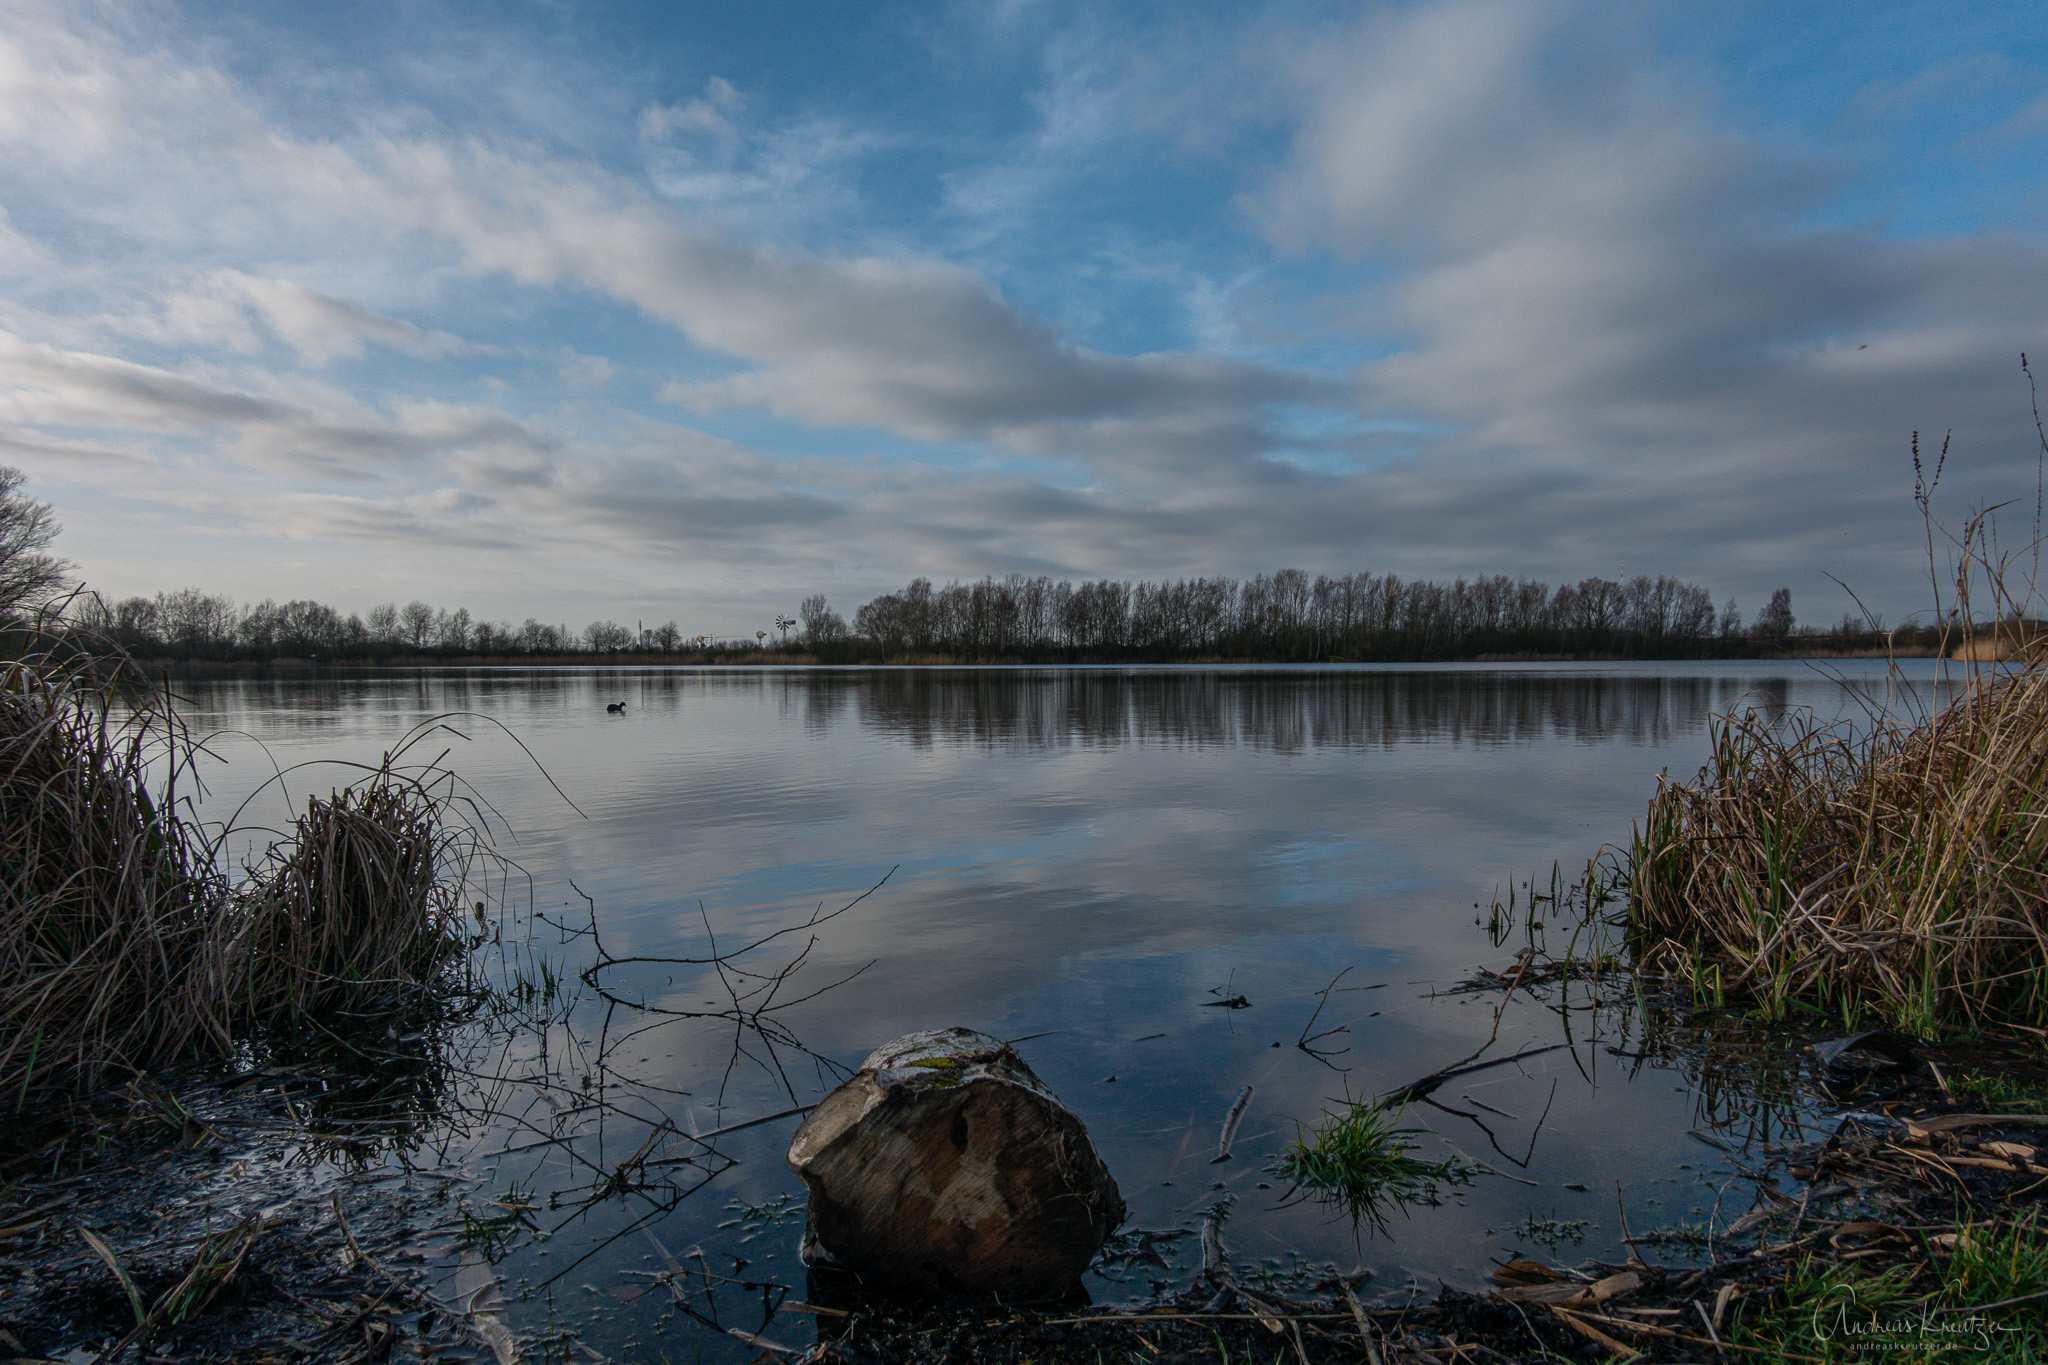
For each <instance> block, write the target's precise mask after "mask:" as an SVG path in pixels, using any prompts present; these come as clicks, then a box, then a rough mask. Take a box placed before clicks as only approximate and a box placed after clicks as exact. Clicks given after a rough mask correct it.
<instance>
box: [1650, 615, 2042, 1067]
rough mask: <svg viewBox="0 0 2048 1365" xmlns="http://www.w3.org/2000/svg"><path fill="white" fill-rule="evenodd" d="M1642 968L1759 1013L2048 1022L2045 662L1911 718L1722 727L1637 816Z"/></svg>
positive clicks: (1974, 685) (1940, 1022) (1986, 674)
mask: <svg viewBox="0 0 2048 1365" xmlns="http://www.w3.org/2000/svg"><path fill="white" fill-rule="evenodd" d="M1630 863H1631V867H1630V872H1631V876H1630V883H1631V885H1630V903H1629V923H1630V931H1631V936H1632V938H1633V940H1634V946H1635V949H1636V954H1637V961H1638V963H1639V965H1641V966H1643V967H1646V968H1648V969H1651V970H1664V971H1670V972H1674V973H1676V974H1679V975H1681V976H1686V977H1690V978H1691V980H1692V981H1693V983H1694V986H1695V989H1696V991H1697V992H1698V993H1699V994H1701V995H1703V996H1709V997H1713V998H1726V997H1737V998H1742V999H1745V1000H1747V1001H1749V1002H1751V1003H1753V1004H1754V1005H1755V1006H1756V1007H1757V1008H1758V1009H1759V1011H1760V1012H1761V1013H1763V1014H1765V1015H1766V1016H1768V1017H1772V1018H1780V1017H1784V1016H1785V1015H1787V1014H1789V1013H1790V1012H1792V1011H1794V1010H1801V1011H1806V1012H1822V1013H1825V1014H1827V1015H1830V1016H1839V1017H1840V1018H1841V1019H1842V1020H1843V1021H1844V1022H1845V1023H1851V1022H1853V1021H1855V1020H1856V1019H1858V1018H1860V1017H1863V1016H1866V1015H1872V1014H1875V1015H1880V1016H1884V1017H1887V1018H1889V1019H1891V1020H1892V1021H1893V1022H1896V1023H1898V1024H1900V1025H1902V1026H1905V1027H1909V1028H1918V1029H1922V1030H1926V1031H1930V1032H1939V1031H1946V1030H1948V1029H1951V1028H1954V1027H1957V1026H1969V1025H1980V1024H1985V1023H1992V1022H1998V1021H2019V1022H2027V1023H2031V1024H2039V1023H2040V1022H2042V1021H2043V1020H2044V1019H2048V660H2044V659H2043V658H2042V657H2041V655H2040V654H2039V652H2038V651H2037V652H2035V654H2034V655H2033V657H2031V658H2030V659H2028V660H2026V661H2024V662H2023V663H2022V664H2021V665H2020V666H2018V667H2017V668H2014V669H2012V670H2010V671H2004V672H1997V673H1993V672H1990V671H1988V670H1987V671H1981V672H1978V673H1976V674H1974V675H1973V676H1972V678H1971V680H1970V684H1969V686H1968V687H1967V689H1966V690H1964V691H1963V692H1962V694H1961V695H1960V696H1959V697H1958V698H1957V699H1956V700H1955V701H1954V702H1953V703H1951V704H1950V705H1949V706H1948V707H1946V708H1945V709H1943V710H1941V711H1940V712H1938V713H1937V714H1934V715H1931V716H1928V717H1926V718H1925V719H1923V720H1920V721H1919V722H1918V723H1915V724H1907V723H1904V722H1900V721H1897V720H1895V719H1892V718H1890V717H1879V718H1877V719H1876V720H1875V721H1874V722H1873V723H1872V724H1871V725H1870V726H1869V727H1867V728H1865V729H1863V730H1861V731H1860V732H1851V731H1849V730H1847V729H1844V728H1840V727H1827V726H1821V725H1818V724H1816V723H1814V722H1813V721H1812V720H1811V719H1800V718H1797V717H1792V718H1787V719H1781V720H1777V721H1771V720H1768V719H1766V718H1764V717H1761V716H1759V715H1757V714H1756V713H1754V712H1749V713H1745V714H1743V715H1741V716H1739V717H1731V718H1729V719H1728V720H1725V721H1723V722H1720V723H1719V724H1718V725H1717V727H1716V730H1715V734H1714V749H1713V757H1712V759H1711V760H1710V761H1709V762H1708V763H1707V765H1706V766H1705V767H1704V768H1702V769H1701V771H1700V773H1699V774H1698V776H1696V777H1695V778H1694V779H1693V780H1692V781H1691V782H1686V783H1678V782H1673V781H1670V780H1669V779H1668V778H1667V779H1665V780H1663V781H1662V782H1661V784H1660V787H1659V790H1658V793H1657V795H1656V797H1655V799H1654V800H1653V801H1652V802H1651V804H1650V808H1649V812H1648V815H1647V817H1646V819H1645V820H1644V822H1643V823H1642V824H1641V825H1639V826H1638V827H1637V830H1636V834H1635V839H1634V844H1633V848H1632V853H1631V859H1630Z"/></svg>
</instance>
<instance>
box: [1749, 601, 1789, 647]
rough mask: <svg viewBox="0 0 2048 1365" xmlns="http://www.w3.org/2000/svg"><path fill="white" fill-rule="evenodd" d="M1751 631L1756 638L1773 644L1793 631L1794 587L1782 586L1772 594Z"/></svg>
mask: <svg viewBox="0 0 2048 1365" xmlns="http://www.w3.org/2000/svg"><path fill="white" fill-rule="evenodd" d="M1749 633H1750V636H1751V637H1752V638H1754V639H1757V640H1763V641H1766V642H1769V643H1772V644H1776V643H1779V642H1782V641H1783V640H1784V639H1785V637H1786V636H1788V635H1790V634H1791V633H1792V589H1790V588H1780V589H1778V590H1777V591H1776V592H1774V593H1772V594H1771V600H1770V602H1769V603H1768V604H1767V605H1766V606H1765V607H1764V609H1763V610H1762V611H1760V612H1758V613H1757V614H1756V623H1755V624H1754V625H1752V626H1751V627H1750V628H1749Z"/></svg>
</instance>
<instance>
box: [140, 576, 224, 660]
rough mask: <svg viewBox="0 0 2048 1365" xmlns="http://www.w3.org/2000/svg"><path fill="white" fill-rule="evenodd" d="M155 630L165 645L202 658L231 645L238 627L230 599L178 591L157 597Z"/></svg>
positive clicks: (181, 589)
mask: <svg viewBox="0 0 2048 1365" xmlns="http://www.w3.org/2000/svg"><path fill="white" fill-rule="evenodd" d="M156 615H157V622H158V629H159V630H160V631H161V632H162V635H163V639H164V643H166V644H168V645H170V646H171V647H172V648H174V649H177V650H180V651H182V652H184V653H187V654H204V653H210V652H213V651H216V650H219V649H222V648H224V647H226V646H228V645H230V644H233V643H234V639H235V632H236V627H237V626H239V625H240V624H241V620H240V615H241V614H240V613H239V612H237V611H236V610H235V602H234V599H233V598H231V597H215V596H213V595H212V594H210V593H207V592H204V591H202V590H200V589H198V588H180V589H178V590H177V591H176V592H160V593H158V594H157V595H156Z"/></svg>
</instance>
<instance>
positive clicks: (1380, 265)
mask: <svg viewBox="0 0 2048 1365" xmlns="http://www.w3.org/2000/svg"><path fill="white" fill-rule="evenodd" d="M0 210H4V216H0V464H9V465H13V466H16V467H18V468H20V469H22V470H23V471H24V472H26V473H27V475H28V476H29V485H28V491H29V492H30V493H31V494H32V495H33V496H36V497H38V498H41V499H43V500H44V501H47V502H50V503H52V504H54V505H55V506H56V508H57V510H58V513H59V516H60V518H61V519H62V521H63V523H64V525H65V531H64V534H63V536H62V537H61V538H60V540H59V541H58V544H57V548H58V549H59V550H60V551H61V552H62V553H64V554H65V555H67V556H68V557H69V558H70V559H71V560H72V561H74V562H75V563H76V565H77V566H78V568H79V571H80V573H81V575H82V576H83V577H84V579H85V580H86V581H87V583H88V584H89V585H91V586H92V587H94V588H96V589H98V590H100V591H101V592H103V593H105V594H108V595H110V596H126V595H129V594H133V593H144V594H150V593H155V592H157V591H159V590H165V589H174V588H179V587H184V586H188V585H189V586H198V587H202V588H204V589H206V590H208V591H211V592H217V593H227V594H230V595H232V596H234V597H236V598H237V599H239V600H242V601H245V602H253V601H256V600H260V599H263V598H277V599H280V600H283V599H290V598H306V597H310V598H315V599H318V600H320V601H324V602H328V603H330V604H332V605H334V606H337V607H339V608H341V609H342V610H344V611H361V610H366V609H367V608H368V607H370V606H371V605H373V604H375V603H377V602H382V601H392V600H395V601H400V602H403V601H406V600H408V599H412V598H422V599H425V600H427V601H430V602H433V603H435V604H437V605H440V606H444V607H450V608H452V607H455V606H458V605H460V606H466V607H468V608H469V609H470V610H471V611H472V612H473V613H475V614H477V615H479V616H483V617H488V618H493V619H509V620H513V621H517V620H519V619H521V618H523V617H526V616H529V615H532V616H538V617H540V618H541V619H543V620H560V621H565V622H568V623H569V624H571V625H572V626H580V625H581V624H582V623H584V622H586V621H589V620H592V619H597V618H601V617H603V618H611V619H618V620H628V621H630V620H634V619H642V620H645V621H646V622H647V623H648V624H650V625H652V624H654V623H655V622H657V621H661V620H668V619H675V620H677V621H679V622H680V623H681V625H682V626H683V627H684V629H685V632H686V633H690V634H696V633H734V634H737V633H742V632H744V633H751V632H752V629H753V628H754V627H755V624H756V622H757V621H758V622H760V623H761V624H764V625H765V624H766V621H767V618H768V617H770V616H772V615H773V614H774V613H775V612H777V611H791V610H793V609H794V608H795V607H796V606H797V604H798V602H799V600H800V599H802V598H804V597H806V596H809V595H811V594H813V593H823V594H825V595H827V596H828V597H829V598H830V599H831V600H832V602H833V604H834V605H835V606H837V607H839V608H840V609H841V610H842V611H845V612H847V613H849V614H850V612H851V610H852V608H853V607H855V606H857V605H858V604H859V603H860V602H862V601H864V600H866V599H867V598H868V597H870V596H872V595H874V594H875V593H877V592H881V591H886V590H889V589H891V588H894V587H898V586H900V585H902V584H903V583H904V582H906V581H907V580H909V579H910V578H912V577H913V576H917V575H923V576H927V577H930V578H932V579H934V580H936V581H939V582H944V581H946V580H948V579H953V578H963V579H965V578H976V577H980V576H981V575H984V574H994V575H998V576H1000V575H1004V574H1008V573H1027V574H1041V573H1042V574H1051V575H1054V576H1056V577H1059V576H1066V577H1074V578H1081V577H1102V576H1109V577H1122V578H1151V579H1158V578H1164V577H1181V576H1190V575H1197V574H1230V575H1247V574H1252V573H1257V572H1261V571H1269V570H1273V569H1278V568H1284V567H1298V568H1302V569H1305V570H1307V571H1309V572H1311V573H1341V572H1356V571H1372V572H1378V573H1396V574H1400V575H1402V576H1403V577H1433V578H1439V579H1446V580H1447V579H1451V578H1455V577H1458V576H1461V575H1465V576H1470V575H1476V574H1483V573H1486V574H1490V573H1506V574H1515V575H1529V576H1532V577H1536V578H1541V579H1544V580H1546V581H1551V582H1557V581H1564V580H1576V579H1579V578H1582V577H1586V576H1588V575H1595V574H1597V575H1600V576H1602V577H1609V578H1612V577H1617V576H1621V575H1624V574H1635V573H1651V574H1660V573H1668V574H1673V575H1677V576H1680V577H1683V578H1687V579H1690V580H1693V581H1696V582H1700V583H1704V584H1706V585H1707V586H1709V587H1710V588H1712V589H1713V590H1714V591H1715V593H1716V595H1717V597H1726V596H1731V595H1732V596H1734V597H1736V598H1737V599H1738V601H1739V602H1740V603H1741V605H1742V608H1743V610H1744V612H1745V614H1746V615H1747V614H1753V613H1754V612H1755V610H1756V609H1757V608H1759V607H1761V606H1762V605H1763V601H1764V599H1765V598H1767V597H1768V595H1769V594H1770V592H1771V590H1772V589H1774V588H1776V587H1779V586H1789V587H1790V588H1791V589H1792V590H1793V604H1794V609H1795V611H1797V612H1798V614H1799V616H1800V617H1801V619H1802V620H1807V621H1813V622H1831V621H1833V620H1835V619H1838V618H1839V616H1840V615H1841V613H1842V612H1843V611H1844V610H1846V609H1850V608H1852V607H1853V606H1854V605H1855V603H1854V602H1853V601H1852V599H1851V597H1850V595H1849V590H1853V591H1854V593H1855V594H1856V596H1857V597H1858V598H1860V599H1861V600H1862V601H1863V602H1864V604H1865V605H1866V606H1867V607H1869V608H1870V609H1871V610H1873V611H1878V612H1882V613H1884V614H1885V615H1886V617H1887V619H1888V620H1889V621H1892V622H1896V621H1898V620H1900V619H1903V618H1904V617H1906V616H1907V615H1908V614H1909V613H1911V612H1913V611H1915V610H1919V609H1922V608H1925V607H1927V606H1928V605H1929V604H1930V603H1931V602H1932V600H1933V596H1932V589H1931V588H1930V586H1929V582H1928V579H1929V575H1928V554H1927V533H1926V529H1925V527H1924V526H1923V524H1922V521H1921V514H1920V509H1919V507H1918V506H1917V505H1916V503H1915V499H1914V487H1915V484H1914V477H1915V476H1914V470H1913V466H1912V461H1911V455H1910V447H1911V441H1912V436H1913V433H1914V432H1916V431H1918V432H1920V433H1921V438H1922V443H1923V445H1924V446H1925V447H1926V448H1927V450H1928V451H1929V452H1930V454H1929V460H1928V464H1929V465H1930V472H1931V464H1932V454H1931V452H1932V451H1934V450H1936V449H1938V448H1939V446H1940V444H1941V442H1942V440H1943V439H1944V438H1947V439H1948V440H1949V442H1950V456H1949V459H1948V462H1947V464H1946V466H1945V467H1944V469H1943V472H1942V482H1941V484H1940V486H1939V488H1938V489H1937V490H1936V493H1935V497H1934V512H1935V515H1936V516H1937V518H1939V519H1940V520H1941V521H1942V522H1943V523H1945V524H1946V525H1948V526H1951V527H1955V526H1959V525H1960V524H1961V523H1962V522H1964V521H1965V520H1966V519H1967V518H1968V517H1969V515H1970V514H1971V513H1972V512H1973V511H1975V510H1977V509H1978V508H1980V507H1984V506H1989V505H1992V504H1995V503H2001V502H2003V503H2008V504H2009V505H2008V506H2007V507H2006V508H2005V509H2004V511H2003V512H2002V513H2000V514H1999V523H2000V536H2001V541H2000V543H2001V546H2002V547H2003V548H2004V549H2006V550H2007V551H2010V552H2012V553H2014V554H2016V555H2018V556H2020V557H2021V558H2023V559H2026V558H2027V552H2026V550H2025V546H2026V544H2027V542H2029V541H2030V540H2031V539H2032V537H2033V531H2034V527H2035V525H2036V523H2037V507H2038V504H2039V496H2040V487H2041V481H2040V475H2041V461H2042V453H2043V443H2042V442H2041V440H2040V439H2038V437H2037V433H2036V429H2035V425H2034V417H2033V415H2032V412H2031V411H2030V407H2029V388H2028V379H2027V375H2026V374H2024V373H2022V370H2021V364H2020V357H2021V355H2022V353H2038V358H2039V359H2040V360H2041V362H2042V363H2043V364H2048V24H2043V23H2042V22H2041V15H2040V12H2039V10H2038V8H2037V7H2036V6H2032V5H2020V4H2003V3H1995V2H1987V3H1979V4H1973V5H1968V6H1962V5H1955V4H1918V3H1883V2H1882V0H1879V2H1878V3H1872V4H1867V5H1861V6H1848V5H1843V4H1840V3H1834V2H1830V3H1811V2H1810V0H1773V3H1769V4H1764V3H1729V0H1719V2H1718V3H1714V4H1711V5H1708V4H1662V3H1656V2H1655V0H1651V2H1650V3H1642V2H1641V0H1635V2H1632V3H1622V4H1598V3H1574V0H1540V2H1538V3H1524V2H1523V0H1444V2H1435V0H1430V2H1425V3H1404V4H1342V5H1339V4H1324V3H1311V2H1309V0H1300V2H1299V3H1286V2H1283V3H1273V4H1267V5H1263V6H1258V5H1247V4H1243V3H1207V2H1206V0H1174V2H1173V3H1157V4H1154V3H1146V2H1145V0H1132V3H1124V4H1105V3H1099V2H1098V3H1092V4H1078V3H1071V4H1068V3H1054V2H1053V0H982V2H970V0H914V2H908V0H907V2H905V3H896V2H895V0H871V2H870V3H863V4H850V3H805V4H800V3H788V2H785V0H700V2H699V3H691V4H674V3H667V4H653V3H613V4H599V3H580V2H577V0H496V2H492V3H464V4H451V3H440V2H435V0H358V2H357V3H352V4H350V5H346V6H325V5H320V6H315V5H304V4H300V3H271V2H270V0H207V3H204V4H191V5H182V4H176V3H127V0H57V2H56V3H43V0H0ZM1937 548H1938V550H1939V541H1937ZM1937 557H1939V552H1938V554H1937ZM2027 563H2028V564H2029V565H2031V559H2027ZM1842 585H1847V587H1846V589H1845V588H1844V586H1842Z"/></svg>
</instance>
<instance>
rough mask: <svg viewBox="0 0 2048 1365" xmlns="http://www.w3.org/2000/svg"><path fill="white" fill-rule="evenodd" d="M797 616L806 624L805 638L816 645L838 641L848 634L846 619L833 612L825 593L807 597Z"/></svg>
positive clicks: (798, 609) (798, 608) (797, 611)
mask: <svg viewBox="0 0 2048 1365" xmlns="http://www.w3.org/2000/svg"><path fill="white" fill-rule="evenodd" d="M796 614H797V616H798V617H799V618H800V619H801V620H802V621H803V623H804V638H805V639H806V640H809V641H811V642H812V643H814V644H824V643H826V642H827V641H831V640H837V639H840V638H842V637H844V636H845V634H846V618H845V617H843V616H841V615H840V614H839V613H838V612H836V611H834V610H832V604H831V603H830V602H827V601H826V600H825V595H824V594H823V593H815V594H813V595H812V596H810V597H806V598H805V599H804V600H803V602H802V604H801V605H799V606H798V607H797V609H796Z"/></svg>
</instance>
